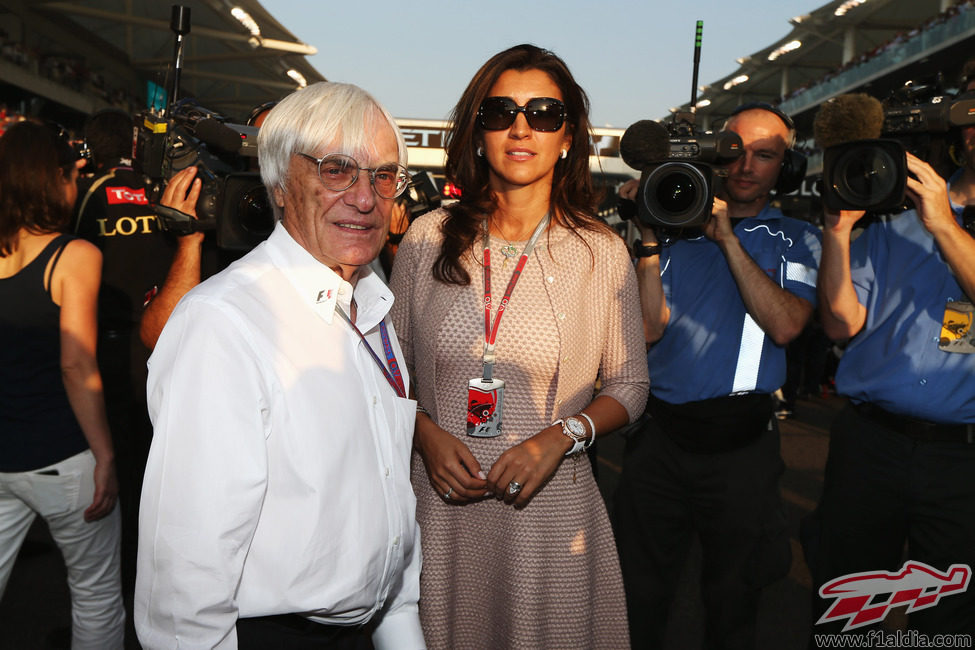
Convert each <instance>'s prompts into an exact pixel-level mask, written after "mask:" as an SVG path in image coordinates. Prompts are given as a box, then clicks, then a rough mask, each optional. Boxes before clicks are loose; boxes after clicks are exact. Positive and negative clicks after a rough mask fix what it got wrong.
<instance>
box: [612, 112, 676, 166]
mask: <svg viewBox="0 0 975 650" xmlns="http://www.w3.org/2000/svg"><path fill="white" fill-rule="evenodd" d="M669 153H670V134H669V133H668V131H667V127H665V126H664V125H663V124H661V123H660V122H654V121H653V120H640V121H639V122H634V123H633V124H631V125H630V127H629V128H628V129H626V131H625V132H624V133H623V137H622V138H620V157H621V158H622V159H623V162H625V163H626V164H627V165H629V166H630V167H632V168H633V169H637V170H640V171H645V170H646V168H647V167H648V166H650V165H652V164H654V163H658V162H660V161H662V160H666V159H667V157H668V155H669Z"/></svg>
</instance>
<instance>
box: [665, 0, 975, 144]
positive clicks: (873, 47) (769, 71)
mask: <svg viewBox="0 0 975 650" xmlns="http://www.w3.org/2000/svg"><path fill="white" fill-rule="evenodd" d="M789 23H790V25H791V30H790V31H789V32H788V33H787V34H785V35H784V36H783V37H782V38H780V39H778V40H777V41H774V42H772V43H769V44H768V45H766V46H764V47H763V48H761V49H759V50H757V51H756V52H754V53H752V54H751V55H749V56H745V57H742V58H740V59H738V60H737V62H738V67H737V68H736V69H735V70H734V71H733V72H731V73H730V74H728V75H726V76H724V77H722V78H720V79H716V80H714V81H712V82H710V83H708V84H706V85H703V86H699V87H698V91H699V94H698V97H697V105H696V107H694V109H695V111H696V113H697V115H698V124H699V125H700V126H702V127H703V128H705V129H708V128H717V127H720V125H721V124H722V123H723V121H724V120H725V119H726V118H727V117H728V115H729V114H730V113H731V111H732V110H733V109H734V108H735V107H736V106H739V105H741V104H744V103H748V102H755V101H761V102H767V103H770V104H774V105H777V106H779V108H781V109H782V110H783V111H784V112H786V113H787V114H789V115H790V116H791V117H792V118H793V120H794V121H795V122H796V126H797V127H798V129H799V132H800V139H802V136H809V135H810V130H811V124H812V116H813V115H814V114H815V111H816V108H818V106H819V105H820V104H821V103H823V102H824V101H826V100H828V99H829V98H831V97H835V96H836V95H840V94H843V93H850V92H864V93H867V94H869V95H872V96H874V97H877V98H878V99H883V98H884V97H886V96H888V95H889V94H890V93H891V92H892V91H894V90H896V89H898V88H901V87H903V86H904V84H905V83H907V82H914V83H929V82H932V81H933V80H934V79H935V77H937V75H939V74H941V75H942V77H943V80H944V83H945V84H946V86H947V87H949V88H951V87H953V85H954V84H955V83H956V82H957V80H958V75H959V72H960V70H961V66H962V65H963V64H964V62H965V61H966V60H967V59H970V58H972V57H973V56H975V1H973V0H833V1H832V2H827V3H826V4H824V5H822V6H821V7H819V8H818V9H815V10H814V11H812V12H810V13H809V14H805V15H802V16H796V17H794V18H792V19H791V20H790V21H789ZM691 108H692V107H691V106H690V102H688V103H685V104H683V105H681V106H678V107H675V108H674V109H673V110H674V111H678V110H679V111H688V110H690V109H691ZM668 117H669V116H668ZM662 119H667V118H662Z"/></svg>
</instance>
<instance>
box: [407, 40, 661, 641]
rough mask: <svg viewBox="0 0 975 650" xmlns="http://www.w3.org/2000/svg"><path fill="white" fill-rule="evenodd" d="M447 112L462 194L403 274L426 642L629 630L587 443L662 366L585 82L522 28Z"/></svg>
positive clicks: (636, 405) (411, 239) (620, 415)
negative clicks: (593, 129)
mask: <svg viewBox="0 0 975 650" xmlns="http://www.w3.org/2000/svg"><path fill="white" fill-rule="evenodd" d="M452 118H453V131H452V132H451V134H450V136H449V139H448V144H447V175H448V179H449V180H450V181H451V182H453V183H455V184H456V185H458V186H459V187H460V188H461V198H460V200H459V202H457V203H456V204H454V205H451V206H449V207H448V208H446V209H444V210H439V211H436V212H432V213H429V214H427V215H424V216H422V217H420V218H418V219H417V220H416V221H415V222H414V223H413V224H412V225H411V227H410V229H409V230H408V231H407V233H406V236H405V238H404V240H403V242H402V244H401V245H400V248H399V251H398V253H397V257H396V262H395V264H394V267H393V276H392V280H391V286H392V289H393V292H394V294H395V295H396V303H395V305H394V306H393V318H394V322H395V325H396V330H397V332H398V333H399V336H400V341H401V343H402V346H403V350H404V354H405V356H406V360H407V363H408V365H409V367H410V371H411V373H412V376H413V377H414V386H415V393H416V398H417V402H418V407H417V409H418V411H419V412H418V415H417V421H416V432H415V434H414V447H415V449H416V450H417V452H418V454H417V455H415V456H414V463H413V487H414V490H415V492H416V495H417V520H418V522H419V524H420V527H421V530H422V536H423V573H422V576H421V592H420V617H421V621H422V623H423V628H424V634H425V636H426V640H427V643H428V644H429V646H430V647H431V648H465V649H467V648H555V647H563V648H564V647H571V648H614V647H626V646H628V637H627V627H626V606H625V602H624V596H623V587H622V582H621V579H620V570H619V564H618V560H617V556H616V548H615V545H614V541H613V536H612V532H611V529H610V526H609V521H608V518H607V515H606V509H605V506H604V504H603V500H602V499H601V497H600V494H599V490H598V488H597V487H596V483H595V480H594V478H593V473H592V469H591V466H590V463H589V460H588V459H587V458H586V457H585V454H584V453H583V452H584V451H585V450H586V449H587V448H588V447H589V446H590V445H591V444H592V441H593V439H594V437H595V436H596V435H602V434H605V433H609V432H610V431H613V430H615V429H618V428H620V427H622V426H624V425H626V424H627V423H628V422H630V421H631V420H632V419H633V418H635V417H636V416H637V415H639V414H640V413H641V412H642V411H643V407H644V404H645V401H646V396H647V388H648V382H647V369H646V362H645V356H644V344H643V334H642V325H641V321H640V309H639V298H638V294H637V286H636V280H635V277H634V274H633V270H632V267H631V265H630V261H629V256H628V253H627V251H626V248H625V246H624V244H623V242H622V240H621V239H620V238H619V237H618V236H617V235H616V234H615V233H614V232H613V231H612V230H611V229H610V228H608V227H607V226H605V225H604V224H603V223H601V222H600V221H598V220H597V219H595V218H594V217H593V216H592V215H593V212H594V210H595V206H596V203H597V201H596V193H595V192H594V190H593V184H592V178H591V174H590V171H589V141H590V124H589V119H588V99H587V98H586V96H585V93H584V92H583V91H582V89H581V88H580V87H579V86H578V85H577V84H576V82H575V81H574V79H573V78H572V75H571V74H570V72H569V70H568V69H567V67H566V66H565V64H564V62H563V61H562V60H561V59H559V58H558V57H557V56H555V55H554V54H552V53H551V52H548V51H546V50H542V49H540V48H538V47H535V46H532V45H520V46H517V47H513V48H511V49H509V50H506V51H504V52H501V53H500V54H497V55H495V56H494V57H493V58H491V59H490V60H489V61H488V62H487V63H486V64H484V66H483V67H482V68H481V69H480V70H479V71H478V72H477V74H476V75H475V76H474V79H473V80H472V81H471V82H470V84H469V85H468V87H467V89H466V90H465V91H464V94H463V95H462V97H461V99H460V101H459V102H458V104H457V106H456V107H455V108H454V112H453V115H452ZM597 380H598V381H599V384H600V390H599V393H598V395H597V396H596V397H595V398H594V397H593V394H594V392H595V386H596V383H597Z"/></svg>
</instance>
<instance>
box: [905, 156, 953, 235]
mask: <svg viewBox="0 0 975 650" xmlns="http://www.w3.org/2000/svg"><path fill="white" fill-rule="evenodd" d="M907 169H908V171H910V172H911V173H912V174H914V175H915V176H916V177H917V178H911V177H910V176H908V178H907V196H908V197H910V199H911V200H912V201H914V206H915V208H916V210H917V214H918V216H919V217H920V218H921V223H922V224H924V227H925V228H926V229H927V231H928V232H930V233H931V234H932V235H935V236H937V235H938V234H939V233H938V231H941V232H945V231H949V230H953V229H955V227H957V225H958V224H957V222H956V221H955V214H954V212H952V210H951V202H950V201H949V200H948V186H947V183H945V180H944V179H943V178H941V176H939V175H938V172H936V171H934V169H933V168H932V167H931V165H929V164H928V163H926V162H924V161H923V160H921V159H920V158H918V157H916V156H914V155H913V154H910V153H909V154H907Z"/></svg>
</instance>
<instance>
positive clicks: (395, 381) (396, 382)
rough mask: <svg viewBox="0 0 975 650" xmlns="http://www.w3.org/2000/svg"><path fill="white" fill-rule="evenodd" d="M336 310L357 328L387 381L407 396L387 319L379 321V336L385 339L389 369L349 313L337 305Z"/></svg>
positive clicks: (384, 347)
mask: <svg viewBox="0 0 975 650" xmlns="http://www.w3.org/2000/svg"><path fill="white" fill-rule="evenodd" d="M335 311H337V312H338V313H339V314H341V315H342V318H344V319H345V322H346V323H348V324H349V325H350V326H351V327H352V329H353V330H355V333H356V334H358V335H359V338H360V339H362V342H363V343H364V344H365V346H366V349H367V350H369V354H370V356H372V360H373V361H375V362H376V365H377V366H379V369H380V370H382V371H383V375H384V376H385V377H386V381H388V382H389V385H390V386H392V387H393V390H394V391H395V392H396V394H397V395H398V396H399V397H406V385H405V384H404V383H403V373H402V372H400V369H399V364H398V363H397V362H396V355H395V354H394V353H393V344H392V343H391V342H390V340H389V332H388V331H387V329H386V321H384V320H382V321H379V336H380V338H382V340H383V352H384V353H385V354H386V361H387V363H389V369H388V370H387V369H386V366H385V365H383V362H382V361H380V359H379V355H377V354H376V353H375V352H374V351H373V349H372V346H371V345H369V341H367V340H366V337H365V336H363V335H362V332H360V331H359V328H358V327H356V326H355V323H353V322H352V319H351V318H349V317H348V315H347V314H346V313H345V312H344V311H342V309H341V308H339V307H336V308H335Z"/></svg>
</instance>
